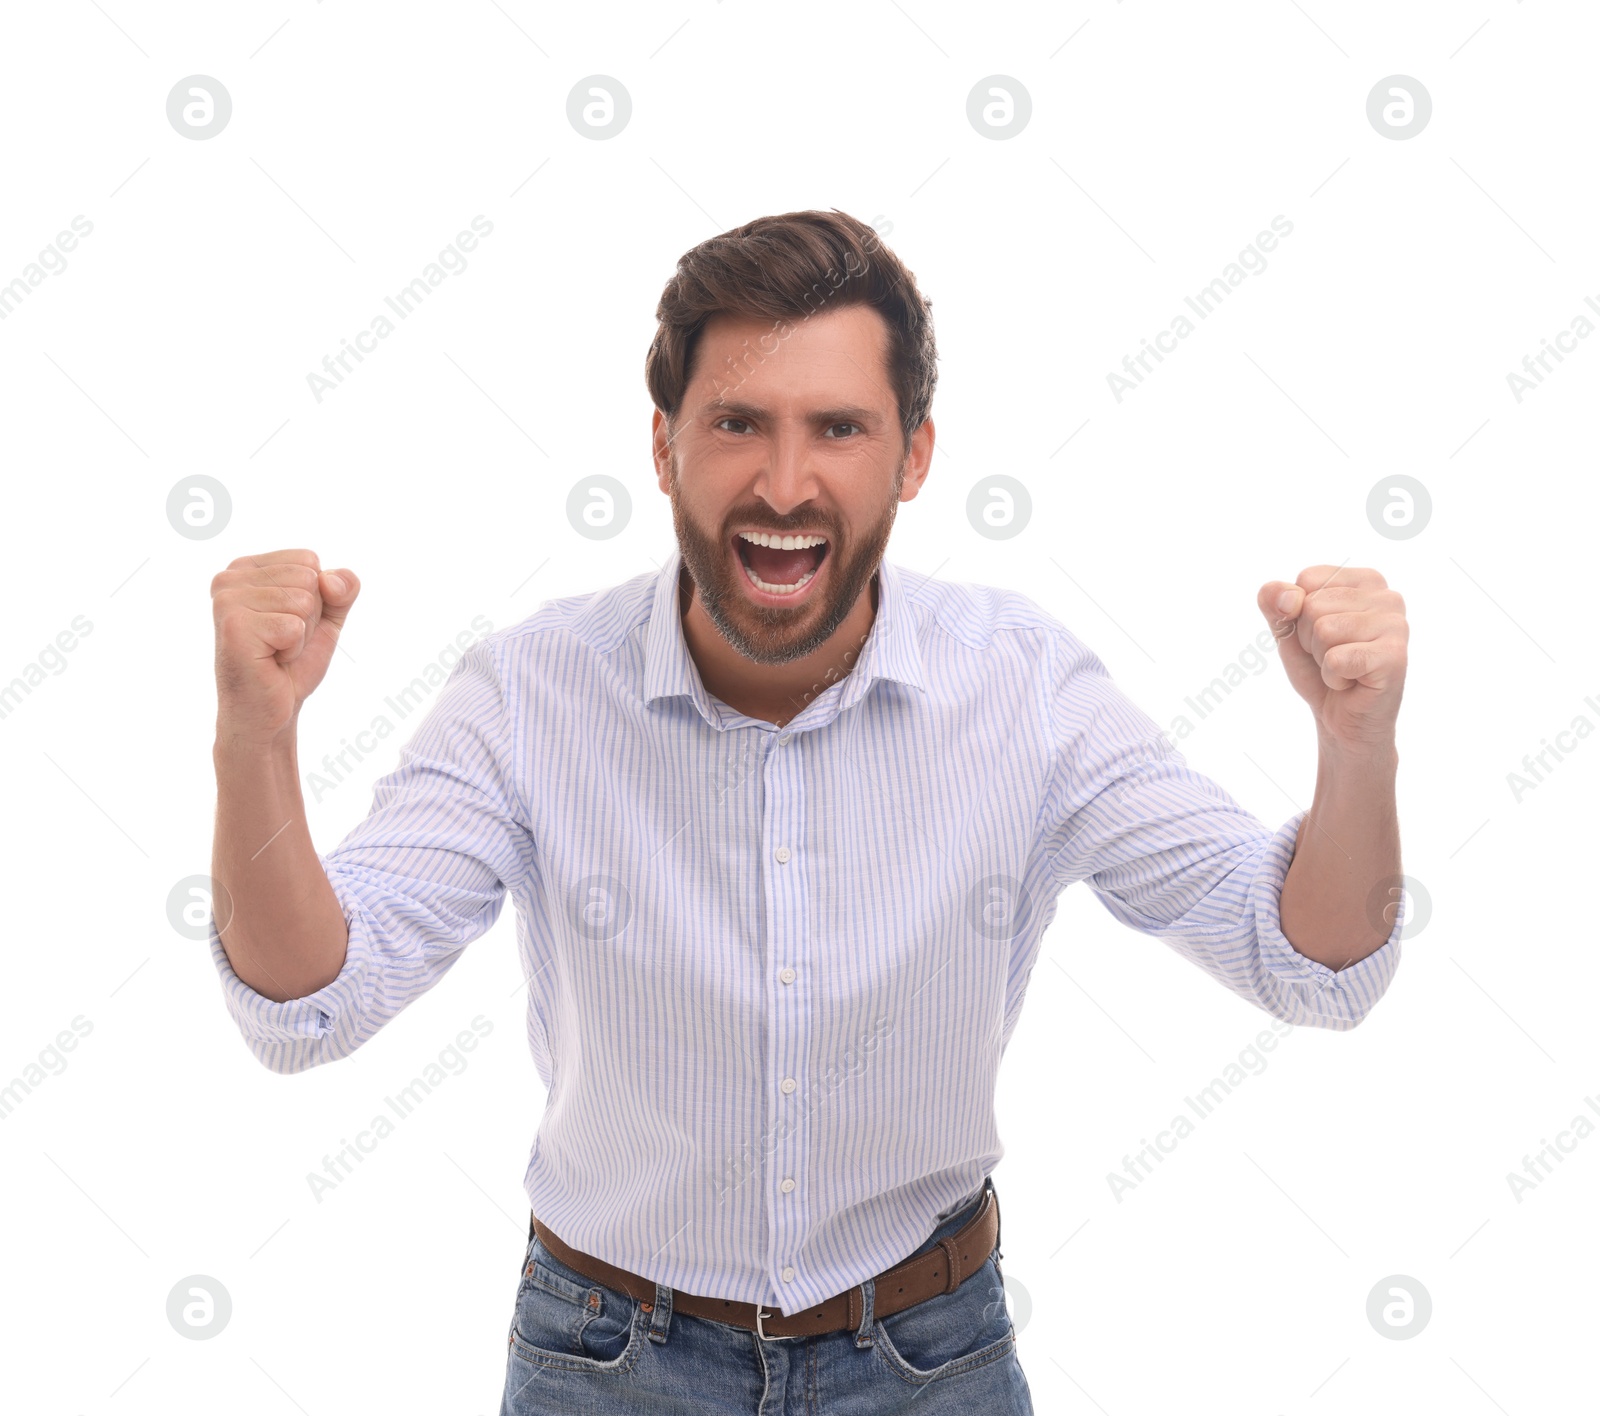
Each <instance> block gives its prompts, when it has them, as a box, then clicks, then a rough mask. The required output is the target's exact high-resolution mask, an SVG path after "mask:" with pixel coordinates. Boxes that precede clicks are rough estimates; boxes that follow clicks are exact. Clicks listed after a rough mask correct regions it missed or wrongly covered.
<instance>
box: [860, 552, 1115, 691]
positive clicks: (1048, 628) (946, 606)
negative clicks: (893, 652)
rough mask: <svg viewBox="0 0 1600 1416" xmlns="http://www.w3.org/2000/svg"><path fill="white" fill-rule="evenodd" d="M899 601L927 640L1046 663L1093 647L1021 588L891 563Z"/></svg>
mask: <svg viewBox="0 0 1600 1416" xmlns="http://www.w3.org/2000/svg"><path fill="white" fill-rule="evenodd" d="M889 569H890V571H891V573H892V574H893V575H894V576H895V577H896V579H895V585H896V588H897V589H899V591H900V601H899V602H900V604H901V605H902V606H903V607H904V609H905V611H906V613H907V614H908V615H909V616H910V618H911V620H912V622H913V623H914V624H915V625H916V630H917V638H918V640H919V641H920V642H922V643H923V644H924V645H932V644H935V643H938V642H939V641H940V640H943V641H944V642H945V644H946V645H949V646H953V647H957V648H959V649H961V650H966V651H968V652H971V653H973V654H977V655H985V654H987V655H991V656H998V657H1012V656H1017V655H1021V656H1024V657H1027V658H1030V659H1033V660H1035V661H1038V662H1040V663H1041V666H1043V665H1048V664H1050V663H1053V662H1058V661H1059V662H1062V663H1065V662H1068V661H1070V660H1072V659H1074V658H1077V657H1079V656H1081V655H1084V654H1088V653H1089V650H1088V649H1087V648H1086V646H1085V645H1084V644H1083V643H1082V641H1080V640H1079V639H1078V638H1077V636H1075V635H1074V634H1073V633H1072V631H1071V630H1070V629H1068V628H1067V626H1066V625H1064V624H1063V623H1062V622H1061V621H1060V620H1059V619H1057V618H1056V617H1055V616H1054V615H1052V614H1051V613H1050V612H1049V611H1048V610H1046V609H1045V608H1044V607H1043V606H1042V605H1040V604H1039V603H1038V602H1037V601H1036V600H1034V599H1033V598H1031V597H1030V596H1028V595H1025V594H1024V593H1023V592H1022V591H1020V590H1013V589H1011V588H1010V587H1008V586H1002V585H982V584H978V583H975V582H972V581H962V580H941V579H938V578H937V577H934V576H928V575H924V574H923V573H922V572H921V571H916V570H911V569H909V568H907V567H904V566H899V565H893V564H891V565H890V566H889Z"/></svg>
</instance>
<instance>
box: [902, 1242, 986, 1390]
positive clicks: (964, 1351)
mask: <svg viewBox="0 0 1600 1416" xmlns="http://www.w3.org/2000/svg"><path fill="white" fill-rule="evenodd" d="M873 1338H874V1340H873V1344H872V1345H873V1347H874V1348H875V1349H876V1350H877V1352H878V1355H879V1356H880V1358H881V1359H882V1360H883V1362H884V1363H885V1364H886V1365H887V1366H888V1367H889V1369H890V1370H891V1371H892V1372H894V1373H895V1375H896V1376H898V1377H900V1378H901V1379H902V1380H904V1381H907V1382H911V1383H913V1384H921V1383H923V1382H929V1381H932V1380H933V1379H934V1378H935V1377H951V1376H955V1375H957V1374H958V1373H960V1372H967V1371H971V1370H972V1369H973V1368H975V1367H983V1366H986V1365H987V1364H988V1363H990V1362H994V1361H997V1360H999V1359H1000V1358H1002V1357H1006V1356H1008V1355H1009V1354H1010V1353H1011V1352H1012V1351H1013V1350H1014V1349H1015V1347H1016V1333H1015V1331H1014V1330H1013V1329H1012V1326H1011V1315H1010V1313H1009V1312H1008V1311H1007V1309H1006V1290H1005V1284H1004V1282H1003V1281H1002V1280H1001V1277H1000V1265H999V1263H998V1262H997V1261H996V1259H995V1256H994V1255H993V1254H992V1253H991V1254H990V1255H989V1257H988V1259H986V1260H985V1261H984V1264H983V1267H982V1268H980V1269H979V1270H978V1271H977V1272H976V1273H974V1274H972V1275H971V1276H970V1277H969V1278H967V1279H966V1281H965V1282H963V1283H962V1284H961V1285H960V1286H959V1287H958V1288H957V1289H956V1291H955V1292H954V1293H936V1294H934V1296H933V1297H932V1298H927V1299H924V1300H923V1301H922V1302H921V1303H917V1304H915V1305H913V1306H912V1307H910V1308H904V1309H902V1310H901V1311H900V1312H898V1313H891V1314H890V1315H889V1316H888V1317H886V1318H878V1319H875V1320H874V1323H873Z"/></svg>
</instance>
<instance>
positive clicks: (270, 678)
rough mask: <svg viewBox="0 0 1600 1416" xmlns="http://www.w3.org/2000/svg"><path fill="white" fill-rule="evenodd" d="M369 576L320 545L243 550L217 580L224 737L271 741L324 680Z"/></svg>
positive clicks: (220, 733) (214, 610)
mask: <svg viewBox="0 0 1600 1416" xmlns="http://www.w3.org/2000/svg"><path fill="white" fill-rule="evenodd" d="M360 593H361V582H360V581H359V580H358V579H357V578H356V576H355V574H354V573H353V572H352V571H349V570H337V571H332V570H323V569H322V568H321V566H320V564H319V563H318V561H317V555H316V552H315V551H272V552H270V553H268V554H266V555H259V556H240V557H239V559H238V560H235V561H233V562H232V563H230V564H229V566H228V568H227V569H226V570H224V571H219V572H218V573H217V575H216V576H215V577H214V578H213V579H212V581H211V614H212V619H213V621H214V622H215V625H216V635H217V740H218V742H219V743H222V742H228V743H232V744H236V745H245V746H263V747H265V746H271V745H272V744H274V743H276V742H277V741H278V740H279V739H280V738H281V737H282V736H283V735H284V734H285V733H286V732H289V731H291V730H292V729H293V727H294V723H295V719H296V717H297V716H298V714H299V712H300V705H301V704H302V703H304V702H305V700H306V699H307V698H308V697H309V696H310V694H311V693H312V691H313V690H314V689H315V688H316V686H317V685H318V684H319V683H321V682H322V676H323V675H324V674H325V673H327V671H328V661H329V660H330V659H332V658H333V651H334V647H335V645H337V643H338V641H339V631H340V630H341V629H342V628H343V627H344V621H345V616H346V615H348V614H349V613H350V606H351V605H353V604H354V603H355V599H356V596H357V595H358V594H360Z"/></svg>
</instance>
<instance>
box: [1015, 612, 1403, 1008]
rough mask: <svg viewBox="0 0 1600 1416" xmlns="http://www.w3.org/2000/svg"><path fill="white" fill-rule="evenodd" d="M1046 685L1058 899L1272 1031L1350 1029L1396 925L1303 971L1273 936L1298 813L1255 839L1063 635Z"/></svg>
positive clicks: (1395, 948) (1376, 994)
mask: <svg viewBox="0 0 1600 1416" xmlns="http://www.w3.org/2000/svg"><path fill="white" fill-rule="evenodd" d="M1049 684H1050V686H1049V691H1048V693H1047V694H1046V699H1047V720H1048V725H1049V732H1050V735H1051V742H1052V745H1053V750H1054V754H1055V756H1054V760H1053V764H1052V767H1051V770H1050V774H1049V781H1048V786H1047V789H1046V792H1045V801H1044V805H1043V808H1042V810H1041V813H1040V828H1039V829H1040V839H1041V841H1042V848H1043V850H1044V853H1045V858H1046V860H1047V862H1048V867H1049V871H1050V875H1051V877H1052V878H1053V880H1054V881H1055V883H1056V885H1057V886H1058V887H1062V888H1065V887H1066V886H1068V885H1071V884H1073V883H1074V882H1076V881H1078V880H1086V881H1087V882H1088V884H1089V887H1090V889H1091V890H1093V891H1094V894H1095V896H1096V897H1097V898H1098V899H1099V900H1100V902H1101V904H1103V905H1104V906H1105V907H1106V909H1107V910H1109V911H1110V913H1111V914H1112V915H1113V916H1114V917H1115V918H1116V919H1118V920H1120V921H1121V922H1122V923H1124V924H1126V925H1129V926H1130V927H1131V928H1133V929H1137V930H1139V931H1140V932H1141V933H1144V934H1149V935H1151V936H1153V937H1155V938H1157V939H1160V940H1162V941H1163V942H1164V943H1166V944H1168V945H1169V946H1170V947H1171V948H1173V949H1174V950H1176V951H1177V952H1178V953H1179V954H1182V955H1183V956H1184V957H1185V958H1187V959H1188V960H1190V962H1192V963H1194V964H1195V965H1197V966H1198V967H1200V968H1202V969H1204V970H1205V972H1206V973H1208V974H1209V975H1211V977H1212V978H1214V979H1216V980H1217V981H1218V982H1219V983H1221V984H1222V985H1223V986H1224V987H1226V988H1228V989H1230V990H1231V991H1233V992H1234V993H1237V994H1238V995H1239V996H1240V997H1241V998H1244V999H1247V1000H1248V1001H1249V1002H1251V1003H1254V1004H1255V1005H1256V1006H1257V1007H1258V1008H1260V1009H1262V1010H1263V1011H1264V1012H1267V1013H1270V1014H1272V1015H1273V1016H1274V1017H1275V1018H1279V1019H1281V1020H1282V1021H1284V1022H1287V1023H1295V1024H1300V1025H1305V1026H1310V1027H1318V1028H1329V1029H1334V1030H1337V1031H1344V1030H1347V1029H1349V1028H1353V1027H1355V1026H1356V1025H1357V1024H1358V1023H1359V1022H1361V1020H1362V1019H1363V1018H1365V1017H1366V1015H1367V1013H1368V1012H1370V1011H1371V1009H1372V1008H1373V1006H1374V1005H1375V1004H1376V1003H1377V1001H1378V999H1379V998H1381V997H1382V996H1383V994H1384V992H1385V990H1386V989H1387V988H1388V986H1389V981H1390V980H1391V979H1392V978H1393V976H1394V973H1395V970H1396V969H1397V968H1398V966H1399V963H1400V934H1401V930H1402V928H1403V926H1404V921H1405V915H1404V911H1403V910H1400V911H1397V912H1396V914H1395V920H1394V925H1393V928H1392V929H1391V931H1390V933H1389V937H1388V938H1387V939H1386V940H1385V941H1384V943H1383V944H1382V946H1381V947H1379V948H1378V949H1377V950H1376V951H1375V952H1373V953H1371V954H1369V955H1367V956H1366V957H1365V958H1363V959H1361V960H1360V961H1359V962H1357V963H1354V964H1351V965H1349V966H1348V967H1346V968H1343V969H1337V970H1335V969H1330V968H1328V967H1327V966H1326V965H1324V964H1320V963H1318V962H1317V961H1316V960H1314V959H1310V958H1307V957H1306V956H1305V955H1304V954H1301V953H1300V952H1298V951H1297V950H1296V949H1295V947H1294V945H1293V944H1291V943H1290V941H1289V939H1288V938H1287V937H1286V936H1285V935H1284V933H1283V931H1282V928H1281V927H1280V923H1279V907H1280V900H1281V896H1282V891H1283V882H1284V879H1285V877H1286V876H1287V875H1288V872H1289V865H1290V863H1291V862H1292V860H1293V859H1294V850H1295V840H1296V837H1297V834H1298V831H1299V827H1300V822H1301V819H1302V818H1303V817H1304V815H1305V813H1304V812H1303V811H1302V812H1296V813H1295V815H1294V816H1292V817H1290V818H1289V820H1288V821H1286V822H1284V824H1283V825H1282V826H1280V827H1278V828H1277V829H1276V830H1273V829H1272V828H1270V827H1268V826H1267V825H1265V824H1264V823H1263V822H1262V821H1260V820H1259V819H1258V818H1257V817H1256V816H1254V815H1253V814H1252V813H1251V812H1249V811H1247V810H1246V809H1245V808H1244V807H1243V806H1241V805H1240V804H1239V803H1238V802H1237V801H1235V800H1234V799H1233V797H1232V796H1230V795H1229V794H1228V792H1227V791H1226V790H1225V789H1224V788H1223V787H1221V786H1220V785H1219V784H1218V783H1216V782H1215V781H1213V780H1212V779H1211V778H1209V777H1207V776H1205V775H1204V774H1202V773H1200V772H1197V771H1195V770H1194V769H1193V768H1191V767H1190V766H1189V765H1188V763H1187V762H1186V761H1185V760H1184V757H1183V754H1182V753H1180V752H1179V751H1178V750H1177V749H1176V748H1174V747H1173V746H1172V744H1171V743H1170V742H1169V741H1168V740H1167V738H1166V737H1165V736H1164V735H1163V733H1162V732H1161V729H1160V728H1159V727H1158V726H1157V725H1156V723H1155V721H1154V720H1153V719H1152V718H1151V717H1150V716H1149V715H1148V714H1146V713H1145V712H1143V711H1142V710H1141V709H1140V708H1139V707H1138V706H1137V705H1136V704H1134V703H1133V702H1132V701H1131V700H1129V699H1128V698H1127V697H1126V696H1125V695H1124V694H1123V693H1122V692H1121V690H1119V689H1118V688H1117V687H1116V685H1115V683H1114V682H1113V681H1112V679H1111V677H1110V675H1109V674H1108V673H1107V671H1106V668H1105V665H1104V664H1103V663H1102V662H1101V661H1100V659H1099V658H1098V657H1097V656H1096V655H1095V654H1094V653H1092V652H1091V651H1090V650H1089V649H1087V648H1086V647H1085V646H1084V645H1083V644H1082V643H1080V642H1079V641H1078V640H1077V639H1075V638H1074V637H1073V636H1071V635H1070V634H1067V633H1065V632H1063V634H1062V635H1061V636H1060V638H1059V640H1058V642H1057V644H1056V648H1055V659H1054V663H1053V666H1052V671H1051V675H1050V680H1049ZM1351 952H1352V953H1354V952H1355V949H1354V948H1352V951H1351Z"/></svg>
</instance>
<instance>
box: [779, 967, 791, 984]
mask: <svg viewBox="0 0 1600 1416" xmlns="http://www.w3.org/2000/svg"><path fill="white" fill-rule="evenodd" d="M778 977H779V978H781V979H782V980H783V981H784V982H785V983H793V982H794V970H793V969H785V970H784V971H783V972H782V973H781V974H779V975H778Z"/></svg>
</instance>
